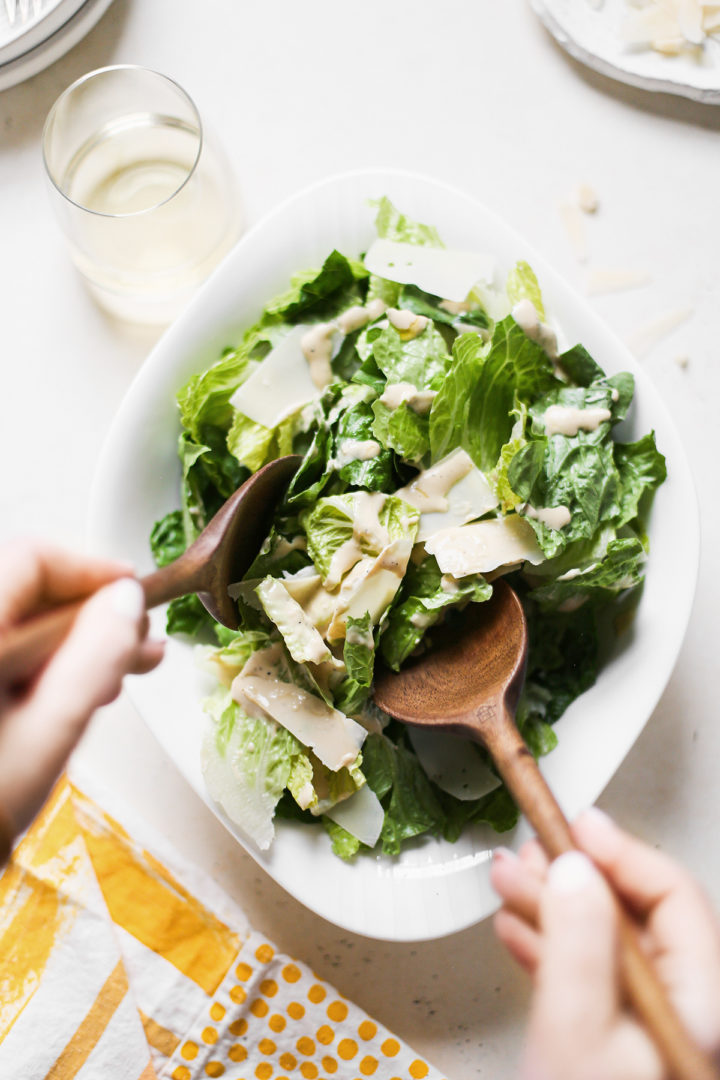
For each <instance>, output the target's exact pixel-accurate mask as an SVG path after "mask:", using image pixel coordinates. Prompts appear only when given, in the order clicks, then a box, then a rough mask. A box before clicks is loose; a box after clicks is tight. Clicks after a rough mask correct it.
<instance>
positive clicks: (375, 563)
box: [326, 537, 413, 641]
mask: <svg viewBox="0 0 720 1080" xmlns="http://www.w3.org/2000/svg"><path fill="white" fill-rule="evenodd" d="M412 545H413V541H412V540H411V539H408V538H406V537H403V538H402V539H400V540H393V542H392V543H391V544H388V546H387V547H386V548H384V549H383V550H382V551H381V552H380V554H379V555H378V557H377V558H376V559H368V558H364V559H361V561H360V562H358V563H356V565H355V566H354V567H353V568H352V570H351V571H350V573H349V574H348V575H347V577H346V578H345V580H344V581H343V583H342V585H341V586H340V592H339V594H338V602H337V606H336V608H335V613H334V616H333V620H332V622H331V624H330V626H329V627H328V630H327V634H326V637H327V639H328V641H336V640H338V639H339V638H343V637H345V631H346V626H347V621H348V619H349V618H353V619H361V618H362V616H363V615H364V614H365V613H366V612H369V613H370V622H371V623H372V624H373V625H375V624H376V623H378V622H379V621H380V619H381V618H382V616H383V615H384V613H385V611H386V610H387V609H388V607H389V606H390V604H391V603H392V601H393V598H394V596H395V593H396V592H397V591H398V588H399V587H400V582H401V581H402V578H403V575H404V574H405V571H406V569H407V564H408V562H409V561H410V552H411V551H412Z"/></svg>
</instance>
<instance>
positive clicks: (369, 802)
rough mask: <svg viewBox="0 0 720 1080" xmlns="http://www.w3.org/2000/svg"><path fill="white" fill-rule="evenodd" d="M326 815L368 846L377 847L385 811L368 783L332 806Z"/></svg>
mask: <svg viewBox="0 0 720 1080" xmlns="http://www.w3.org/2000/svg"><path fill="white" fill-rule="evenodd" d="M325 816H326V817H329V818H330V820H331V821H334V822H335V824H336V825H339V826H340V827H341V828H342V829H345V831H346V832H349V833H350V835H351V836H354V837H355V838H356V839H357V840H359V841H360V843H361V844H367V846H368V847H375V845H376V844H377V842H378V840H379V839H380V833H381V832H382V827H383V822H384V821H385V811H384V810H383V808H382V806H381V805H380V800H379V799H378V797H377V795H376V794H375V792H374V791H373V790H372V788H371V787H369V786H368V785H367V784H364V785H363V786H362V787H361V788H360V790H359V791H356V792H355V794H354V795H351V796H350V798H349V799H343V801H342V802H339V803H336V804H335V806H331V807H330V809H329V810H326V811H325Z"/></svg>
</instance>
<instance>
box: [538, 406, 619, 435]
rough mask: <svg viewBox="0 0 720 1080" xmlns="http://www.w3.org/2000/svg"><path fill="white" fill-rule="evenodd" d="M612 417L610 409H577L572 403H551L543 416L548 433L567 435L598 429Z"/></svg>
mask: <svg viewBox="0 0 720 1080" xmlns="http://www.w3.org/2000/svg"><path fill="white" fill-rule="evenodd" d="M610 419H612V413H611V412H610V410H609V409H600V408H590V409H576V408H574V407H573V406H571V405H551V406H550V408H548V409H546V410H545V412H544V413H543V416H542V423H543V425H544V427H545V432H546V434H547V435H567V436H568V438H572V436H573V435H577V433H578V431H596V430H597V428H599V426H600V424H604V423H605V422H606V421H607V420H610Z"/></svg>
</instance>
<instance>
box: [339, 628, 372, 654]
mask: <svg viewBox="0 0 720 1080" xmlns="http://www.w3.org/2000/svg"><path fill="white" fill-rule="evenodd" d="M345 640H346V641H347V643H348V645H362V646H363V647H364V648H365V649H370V651H371V652H372V650H373V649H374V648H375V639H374V637H373V632H372V626H369V627H368V629H367V630H361V629H360V627H359V626H349V627H348V629H347V632H346V634H345Z"/></svg>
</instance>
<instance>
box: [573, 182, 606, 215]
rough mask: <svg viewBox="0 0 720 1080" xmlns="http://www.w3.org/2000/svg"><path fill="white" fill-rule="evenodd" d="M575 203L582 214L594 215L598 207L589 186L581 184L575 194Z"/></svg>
mask: <svg viewBox="0 0 720 1080" xmlns="http://www.w3.org/2000/svg"><path fill="white" fill-rule="evenodd" d="M575 201H576V202H577V204H578V206H579V207H580V209H581V210H582V212H583V214H595V213H597V208H598V206H599V205H600V203H599V201H598V197H597V195H596V193H595V191H594V189H593V188H591V187H590V185H589V184H581V185H580V187H579V188H578V189H577V191H576V192H575Z"/></svg>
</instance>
